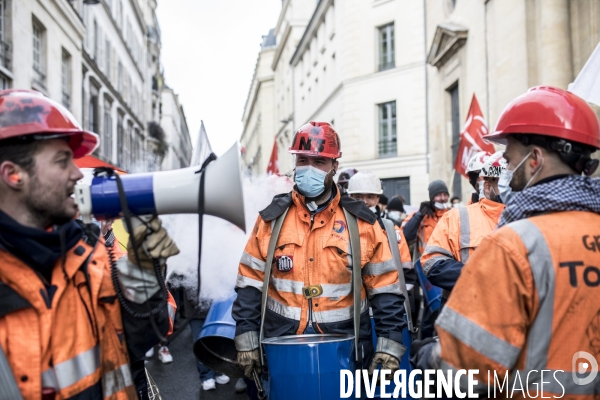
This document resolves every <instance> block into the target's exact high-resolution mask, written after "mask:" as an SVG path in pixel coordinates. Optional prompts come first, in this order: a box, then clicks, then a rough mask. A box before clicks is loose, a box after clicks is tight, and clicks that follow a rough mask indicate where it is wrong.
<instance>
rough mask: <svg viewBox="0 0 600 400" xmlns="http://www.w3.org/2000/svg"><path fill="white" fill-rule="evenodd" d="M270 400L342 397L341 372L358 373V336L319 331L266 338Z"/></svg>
mask: <svg viewBox="0 0 600 400" xmlns="http://www.w3.org/2000/svg"><path fill="white" fill-rule="evenodd" d="M262 343H263V346H264V349H265V354H266V358H267V365H268V367H269V400H306V399H311V400H332V399H339V398H340V371H341V370H344V369H345V370H350V371H352V372H353V373H354V370H355V363H354V336H351V335H341V334H316V335H295V336H281V337H277V338H269V339H264V340H263V342H262Z"/></svg>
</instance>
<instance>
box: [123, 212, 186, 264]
mask: <svg viewBox="0 0 600 400" xmlns="http://www.w3.org/2000/svg"><path fill="white" fill-rule="evenodd" d="M133 237H134V238H135V243H136V244H137V246H138V252H137V253H138V256H139V261H138V259H137V258H136V256H135V250H134V247H133V244H132V242H131V237H130V238H129V243H128V245H127V254H128V256H129V257H128V258H129V261H130V262H132V263H134V264H136V265H139V266H140V267H142V268H147V269H150V270H152V269H154V261H153V260H159V262H161V263H163V262H164V260H165V259H167V258H168V257H171V256H174V255H176V254H179V249H178V248H177V245H176V244H175V242H173V239H171V238H170V237H169V235H168V234H167V231H166V230H165V228H163V227H162V221H161V220H160V218H158V217H156V216H155V217H152V219H151V220H150V221H143V220H142V224H141V225H139V226H137V227H136V228H134V229H133ZM138 262H139V264H138Z"/></svg>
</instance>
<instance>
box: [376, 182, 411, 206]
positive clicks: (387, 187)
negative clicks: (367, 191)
mask: <svg viewBox="0 0 600 400" xmlns="http://www.w3.org/2000/svg"><path fill="white" fill-rule="evenodd" d="M381 188H382V189H383V194H385V195H386V196H387V198H388V199H391V198H392V197H394V196H402V197H404V200H406V204H411V202H410V177H405V178H389V179H382V180H381Z"/></svg>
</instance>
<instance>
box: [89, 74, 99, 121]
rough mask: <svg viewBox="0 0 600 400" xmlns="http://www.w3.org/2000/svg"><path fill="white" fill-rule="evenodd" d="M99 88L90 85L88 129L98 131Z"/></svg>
mask: <svg viewBox="0 0 600 400" xmlns="http://www.w3.org/2000/svg"><path fill="white" fill-rule="evenodd" d="M99 122H100V121H99V120H98V89H97V88H96V86H93V85H90V100H89V102H88V129H89V130H90V131H92V132H98V131H99V129H98V123H99Z"/></svg>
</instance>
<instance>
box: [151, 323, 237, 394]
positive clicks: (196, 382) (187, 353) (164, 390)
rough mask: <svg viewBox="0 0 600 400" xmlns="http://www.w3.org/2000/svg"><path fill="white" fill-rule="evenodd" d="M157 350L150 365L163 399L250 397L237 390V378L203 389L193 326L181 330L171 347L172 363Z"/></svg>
mask: <svg viewBox="0 0 600 400" xmlns="http://www.w3.org/2000/svg"><path fill="white" fill-rule="evenodd" d="M157 350H158V349H156V351H155V352H154V356H153V357H152V359H151V360H150V361H149V362H148V363H147V364H146V368H147V369H148V371H149V372H150V375H151V376H152V378H153V379H154V381H155V382H156V384H157V386H158V389H159V390H160V394H161V396H162V398H163V400H189V399H202V400H246V399H247V398H248V397H247V396H246V394H236V393H235V389H234V385H235V381H236V379H231V381H230V382H229V383H228V384H226V385H219V384H217V389H216V390H211V391H202V390H201V385H200V378H199V377H198V370H197V369H196V359H195V357H194V354H193V353H192V331H191V330H190V328H189V326H187V324H186V327H185V329H184V330H183V331H182V332H181V334H179V335H178V336H177V337H176V338H175V339H174V340H173V343H171V344H169V350H170V351H171V354H172V355H173V362H172V363H171V364H163V363H161V362H160V360H159V359H158V357H157Z"/></svg>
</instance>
